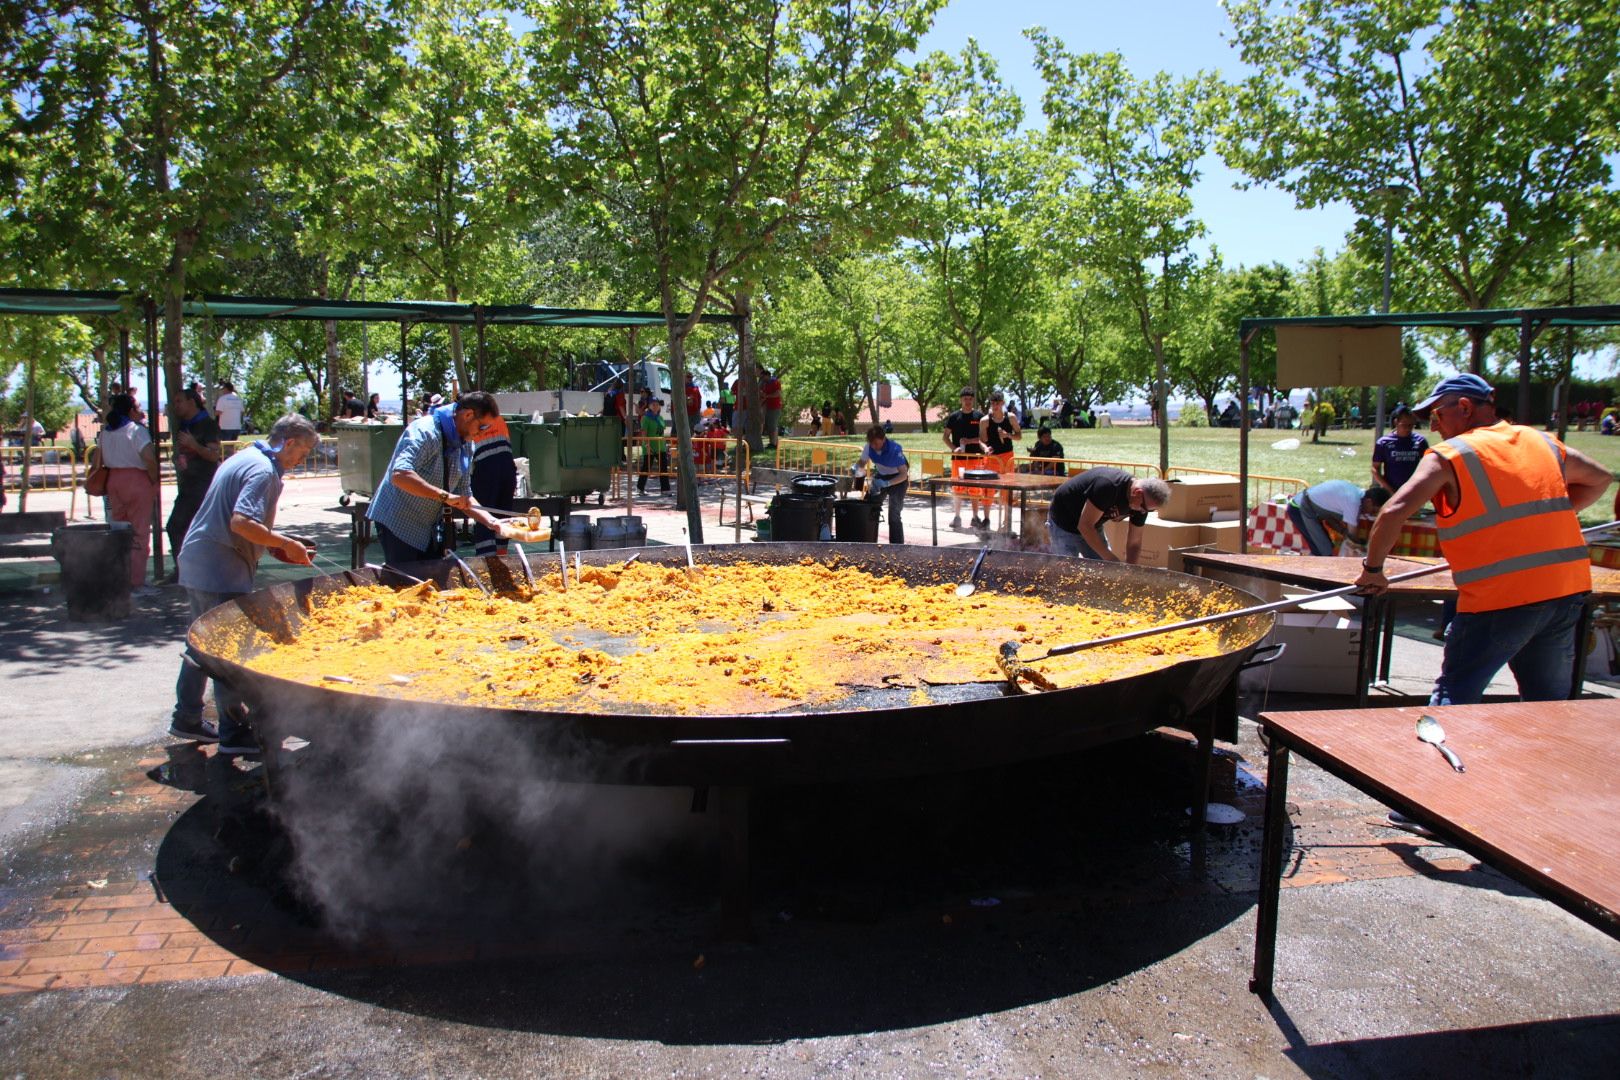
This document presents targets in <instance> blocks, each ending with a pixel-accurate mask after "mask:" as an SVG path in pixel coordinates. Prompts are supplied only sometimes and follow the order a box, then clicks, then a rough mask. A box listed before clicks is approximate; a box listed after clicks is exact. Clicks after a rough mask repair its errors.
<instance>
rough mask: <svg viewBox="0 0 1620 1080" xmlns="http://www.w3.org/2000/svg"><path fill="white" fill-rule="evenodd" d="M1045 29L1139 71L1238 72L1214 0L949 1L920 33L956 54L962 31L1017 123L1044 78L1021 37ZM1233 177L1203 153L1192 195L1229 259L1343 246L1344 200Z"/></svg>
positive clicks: (1304, 254)
mask: <svg viewBox="0 0 1620 1080" xmlns="http://www.w3.org/2000/svg"><path fill="white" fill-rule="evenodd" d="M1030 26H1044V27H1046V29H1047V30H1049V31H1050V32H1052V33H1053V34H1055V35H1056V36H1057V37H1059V38H1061V39H1062V40H1063V43H1064V45H1065V46H1067V47H1068V48H1069V50H1070V51H1072V52H1117V53H1120V54H1121V55H1123V56H1124V57H1125V60H1126V62H1127V63H1128V64H1129V65H1130V68H1131V70H1132V71H1133V72H1134V73H1135V74H1136V75H1137V76H1138V77H1145V76H1148V75H1151V74H1153V73H1154V72H1157V71H1168V72H1170V73H1171V74H1174V75H1191V74H1193V73H1194V72H1196V71H1200V70H1205V71H1220V72H1221V73H1222V74H1224V75H1225V76H1227V77H1228V78H1231V79H1236V78H1238V77H1239V76H1240V75H1241V73H1242V71H1243V65H1242V63H1241V61H1240V60H1239V58H1238V55H1237V53H1236V51H1235V50H1233V49H1232V48H1231V47H1230V46H1229V45H1228V44H1227V41H1226V34H1227V33H1228V31H1229V23H1228V22H1227V18H1226V13H1225V12H1224V11H1222V10H1221V6H1220V4H1219V3H1217V2H1216V0H1131V2H1130V3H1116V2H1108V0H1103V2H1097V0H1067V2H1063V0H951V3H950V5H949V6H948V7H946V8H945V9H944V10H943V11H941V12H940V13H939V15H938V17H936V18H935V20H934V28H933V30H932V31H930V32H929V33H928V35H927V36H926V37H924V38H923V41H922V47H921V52H922V53H928V52H933V51H936V50H938V51H943V52H952V53H954V52H957V51H959V50H960V49H961V48H962V47H963V46H964V45H966V44H967V40H968V38H970V37H971V38H974V39H976V40H977V41H978V43H979V45H980V47H981V48H983V49H984V50H985V51H986V52H988V53H989V54H990V55H992V56H994V57H995V58H996V61H997V63H998V64H999V65H1000V68H1001V77H1002V79H1003V81H1005V82H1006V83H1007V84H1008V85H1009V86H1011V87H1013V88H1014V89H1015V90H1017V91H1018V93H1019V95H1020V96H1021V97H1022V98H1023V99H1024V106H1025V117H1026V122H1027V123H1030V124H1034V125H1040V124H1043V123H1044V121H1043V119H1042V117H1041V91H1042V89H1043V84H1042V82H1041V78H1040V76H1039V75H1038V74H1037V73H1036V71H1035V67H1034V49H1033V48H1031V46H1030V44H1029V42H1028V41H1026V40H1025V39H1024V37H1023V30H1024V29H1025V28H1026V27H1030ZM1240 179H1241V177H1240V176H1239V175H1238V174H1237V173H1234V172H1232V171H1231V170H1229V169H1227V168H1226V166H1225V165H1223V164H1222V163H1221V161H1220V160H1219V159H1218V158H1216V157H1214V156H1211V157H1210V158H1209V160H1208V162H1207V165H1206V167H1205V169H1204V176H1203V179H1202V180H1201V181H1200V183H1199V184H1198V186H1197V187H1196V188H1195V189H1194V192H1193V201H1194V207H1195V213H1196V214H1197V215H1198V217H1199V218H1200V219H1201V220H1202V221H1203V222H1204V225H1205V226H1206V228H1207V229H1208V240H1209V241H1210V242H1211V243H1213V244H1214V245H1215V246H1216V247H1217V248H1219V249H1220V252H1221V257H1222V259H1223V260H1224V261H1225V262H1226V264H1227V265H1228V266H1233V265H1238V264H1242V265H1246V266H1253V265H1255V264H1257V263H1263V262H1272V261H1276V262H1281V263H1283V264H1284V265H1285V266H1293V265H1295V264H1296V263H1298V262H1300V261H1301V260H1303V259H1306V258H1309V257H1310V255H1311V254H1312V252H1314V251H1315V249H1316V248H1318V247H1320V248H1324V249H1325V250H1326V251H1327V252H1328V253H1329V254H1332V253H1333V252H1334V251H1337V250H1338V249H1339V248H1340V247H1342V246H1343V245H1344V236H1345V233H1346V232H1347V231H1348V230H1349V228H1350V226H1351V225H1352V224H1353V223H1354V220H1355V216H1354V214H1352V213H1351V212H1350V210H1349V208H1348V207H1345V206H1343V205H1339V206H1333V207H1328V208H1324V209H1320V210H1299V209H1296V208H1295V206H1294V200H1293V197H1292V196H1291V195H1288V194H1286V193H1285V192H1282V191H1279V190H1276V189H1275V188H1261V187H1255V188H1251V189H1249V190H1247V191H1239V190H1236V189H1235V188H1234V187H1233V184H1234V183H1235V182H1236V181H1238V180H1240Z"/></svg>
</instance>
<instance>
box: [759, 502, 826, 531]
mask: <svg viewBox="0 0 1620 1080" xmlns="http://www.w3.org/2000/svg"><path fill="white" fill-rule="evenodd" d="M831 506H832V500H831V499H823V498H820V497H818V496H815V495H778V496H777V497H776V498H774V499H772V500H771V539H772V540H800V541H813V540H825V539H828V538H829V537H830V536H831V535H832V530H831V529H830V528H829V525H830V520H831V517H832V510H831Z"/></svg>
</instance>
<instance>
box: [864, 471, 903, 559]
mask: <svg viewBox="0 0 1620 1080" xmlns="http://www.w3.org/2000/svg"><path fill="white" fill-rule="evenodd" d="M910 486H911V481H910V480H903V481H901V482H900V483H898V484H890V485H889V486H888V487H886V488H883V489H882V490H881V491H879V492H878V493H877V495H876V496H872V495H868V496H867V497H866V501H867V502H879V501H885V502H887V504H888V507H889V543H891V544H903V543H905V542H906V523H905V522H904V521H902V520H900V511H902V510H904V509H905V506H906V489H907V488H909V487H910Z"/></svg>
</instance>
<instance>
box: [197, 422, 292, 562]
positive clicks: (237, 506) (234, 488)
mask: <svg viewBox="0 0 1620 1080" xmlns="http://www.w3.org/2000/svg"><path fill="white" fill-rule="evenodd" d="M279 498H281V451H280V449H279V448H277V449H274V450H272V449H271V448H270V446H269V445H268V444H267V443H263V442H256V443H254V444H253V445H252V446H249V447H248V448H247V449H245V450H239V451H237V452H236V453H234V454H232V455H231V456H230V457H228V458H226V459H225V464H223V465H221V466H220V467H219V471H218V472H216V473H215V474H214V482H213V483H212V484H210V485H208V494H206V495H204V496H203V501H202V506H200V507H198V509H197V516H196V517H194V518H192V519H191V528H190V529H189V530H187V531H186V539H185V542H184V543H182V544H181V546H180V555H179V559H180V584H181V585H183V586H185V587H186V588H188V589H197V590H199V591H201V592H211V593H245V592H252V591H253V575H254V572H255V571H256V570H257V569H258V567H259V556H260V555H261V554H263V553H264V549H263V548H261V547H259V545H257V544H250V543H248V542H247V541H246V540H244V539H243V538H242V537H241V536H239V535H237V534H236V533H235V532H233V531H232V530H231V515H233V514H241V515H242V516H243V517H245V518H250V519H251V520H253V521H257V522H258V523H259V524H261V525H263V526H264V527H265V528H267V529H273V528H275V526H276V500H277V499H279Z"/></svg>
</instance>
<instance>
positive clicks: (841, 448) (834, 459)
mask: <svg viewBox="0 0 1620 1080" xmlns="http://www.w3.org/2000/svg"><path fill="white" fill-rule="evenodd" d="M865 445H866V444H865V443H864V442H863V443H861V444H859V445H857V444H855V443H842V442H819V441H816V440H812V439H779V440H777V443H776V468H778V469H781V470H783V471H785V472H801V473H840V474H841V473H846V472H848V471H849V467H850V466H851V465H853V464H855V462H856V460H857V459H858V458H859V457H860V456H861V451H862V450H863V449H865Z"/></svg>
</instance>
